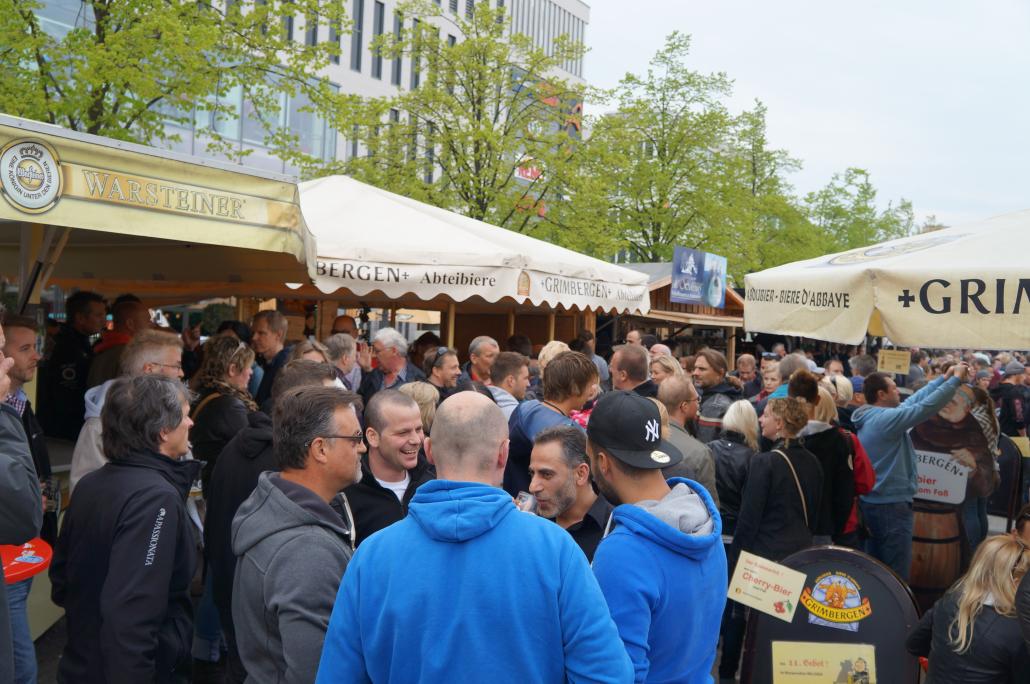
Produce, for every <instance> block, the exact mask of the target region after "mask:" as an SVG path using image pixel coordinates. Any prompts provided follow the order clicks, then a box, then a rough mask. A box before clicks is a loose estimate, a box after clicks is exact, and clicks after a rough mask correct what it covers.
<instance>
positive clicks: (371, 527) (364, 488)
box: [343, 452, 436, 545]
mask: <svg viewBox="0 0 1030 684" xmlns="http://www.w3.org/2000/svg"><path fill="white" fill-rule="evenodd" d="M408 477H409V478H410V481H409V482H408V488H407V489H406V490H405V491H404V499H403V501H399V500H398V499H397V495H396V494H394V493H393V492H392V491H390V490H389V489H386V488H385V487H383V486H382V485H380V484H379V482H378V481H376V477H375V475H373V474H372V469H371V468H370V467H369V465H368V454H365V455H364V456H362V457H361V480H360V481H358V482H356V483H355V484H352V485H351V486H350V487H347V488H346V489H344V490H343V493H344V494H345V495H346V496H347V501H348V503H350V507H351V512H352V513H353V514H354V529H355V532H356V542H357V544H358V545H360V544H361V542H363V541H365V539H367V538H368V537H370V536H371V535H372V534H374V533H376V532H378V531H379V530H381V529H383V528H384V527H386V526H388V525H392V524H394V523H395V522H397V521H398V520H401V519H402V518H404V516H406V515H407V514H408V504H409V503H410V502H411V497H413V496H415V490H416V489H418V488H419V486H421V485H422V484H423V483H426V482H429V481H430V480H434V479H436V469H435V468H433V466H431V465H429V463H428V462H427V461H426V460H425V457H424V456H423V455H422V453H421V452H419V455H418V463H417V464H416V465H415V467H414V468H412V469H411V470H409V471H408Z"/></svg>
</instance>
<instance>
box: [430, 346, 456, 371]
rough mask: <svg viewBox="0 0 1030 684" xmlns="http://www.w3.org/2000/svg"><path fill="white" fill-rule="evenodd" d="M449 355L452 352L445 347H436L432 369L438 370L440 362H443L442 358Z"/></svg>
mask: <svg viewBox="0 0 1030 684" xmlns="http://www.w3.org/2000/svg"><path fill="white" fill-rule="evenodd" d="M451 353H453V352H452V351H451V350H450V349H449V348H447V347H437V348H436V354H435V355H434V356H433V368H439V367H440V362H441V361H443V357H445V356H447V355H448V354H451Z"/></svg>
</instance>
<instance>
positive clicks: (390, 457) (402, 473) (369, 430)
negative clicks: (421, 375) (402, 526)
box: [344, 390, 436, 545]
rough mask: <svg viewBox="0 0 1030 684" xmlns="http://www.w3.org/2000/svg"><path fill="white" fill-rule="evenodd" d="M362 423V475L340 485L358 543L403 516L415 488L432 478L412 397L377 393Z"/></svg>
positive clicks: (406, 511) (396, 393)
mask: <svg viewBox="0 0 1030 684" xmlns="http://www.w3.org/2000/svg"><path fill="white" fill-rule="evenodd" d="M365 426H366V427H365V439H367V440H368V453H367V454H365V456H363V457H362V459H361V471H362V476H361V479H360V481H359V482H356V483H354V484H353V485H351V486H350V487H348V488H347V489H346V490H344V493H345V494H346V495H347V501H348V502H349V503H350V507H351V512H352V513H353V514H354V528H355V532H356V542H357V544H358V545H360V544H361V542H363V541H365V539H367V538H368V537H369V536H370V535H372V534H373V533H375V532H378V531H379V530H381V529H383V528H384V527H386V526H387V525H392V524H393V523H395V522H397V521H398V520H400V519H401V518H403V517H404V516H405V515H407V514H408V504H409V503H410V502H411V497H413V496H415V490H416V489H418V488H419V486H421V485H422V484H423V483H425V482H428V481H430V480H432V479H433V478H435V477H436V473H435V472H434V470H433V469H432V468H431V467H430V465H429V464H428V463H427V462H426V459H425V456H423V455H422V441H423V440H424V439H425V435H424V434H423V431H422V414H421V413H420V412H419V409H418V404H416V403H415V400H414V399H412V398H411V397H409V396H408V395H406V394H404V393H402V392H399V391H398V390H380V391H379V392H376V393H375V394H374V395H373V396H372V400H371V401H369V402H368V406H367V407H366V408H365Z"/></svg>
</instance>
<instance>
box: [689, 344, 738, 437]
mask: <svg viewBox="0 0 1030 684" xmlns="http://www.w3.org/2000/svg"><path fill="white" fill-rule="evenodd" d="M727 369H728V364H727V362H726V357H725V356H724V355H723V353H722V352H720V351H716V350H714V349H702V350H701V351H699V352H698V353H697V356H696V357H695V358H694V384H695V385H697V387H698V388H699V389H700V390H701V405H700V407H699V408H698V416H697V438H698V440H700V441H701V442H703V443H705V444H707V443H708V442H711V441H713V440H715V439H718V438H719V433H720V432H721V431H722V417H723V416H724V415H726V411H727V409H729V407H730V404H732V403H733V402H735V401H737V400H738V399H743V398H744V397H743V395H742V394H741V392H740V388H739V387H738V386H737V385H735V384H733V381H736V378H733V381H731V380H728V379H727V376H726V371H727Z"/></svg>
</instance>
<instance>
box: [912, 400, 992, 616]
mask: <svg viewBox="0 0 1030 684" xmlns="http://www.w3.org/2000/svg"><path fill="white" fill-rule="evenodd" d="M909 436H910V437H911V439H912V446H914V447H915V450H916V475H917V487H918V489H917V491H916V501H915V502H914V504H913V506H912V509H913V523H912V568H911V572H910V578H909V584H910V586H911V587H912V591H913V593H914V594H915V596H916V601H917V602H918V604H919V608H920V610H921V611H925V610H927V609H928V608H929V607H930V606H932V605H933V603H934V602H935V601H936V600H937V599H938V598H940V597H941V596H942V595H943V594H944V592H945V591H947V589H948V587H950V586H951V585H952V584H953V583H954V582H955V581H956V580H957V579H958V578H959V577H961V576H962V573H963V572H965V569H966V567H967V566H968V564H969V559H970V557H971V548H972V545H973V544H977V543H979V542H980V541H981V540H982V539H983V538H984V537H985V536H986V534H987V530H986V519H985V518H986V516H985V515H984V516H981V515H980V509H983V510H984V511H986V505H987V504H986V502H987V498H988V497H989V496H990V495H991V493H992V492H993V491H994V489H995V487H997V484H998V474H997V470H996V468H995V463H996V460H997V451H998V423H997V419H996V418H995V416H994V407H993V404H992V403H991V400H990V398H989V396H988V395H987V393H986V392H984V391H983V390H980V389H978V388H972V387H969V386H967V385H962V386H960V387H959V388H958V390H957V391H956V392H955V396H954V397H952V398H951V400H950V401H949V402H948V403H947V404H946V405H945V406H944V408H942V409H941V410H940V411H939V412H938V413H937V414H936V415H934V416H932V417H931V418H929V419H928V420H926V421H924V422H923V423H920V424H919V425H917V426H916V427H914V428H912V430H910V431H909Z"/></svg>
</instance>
